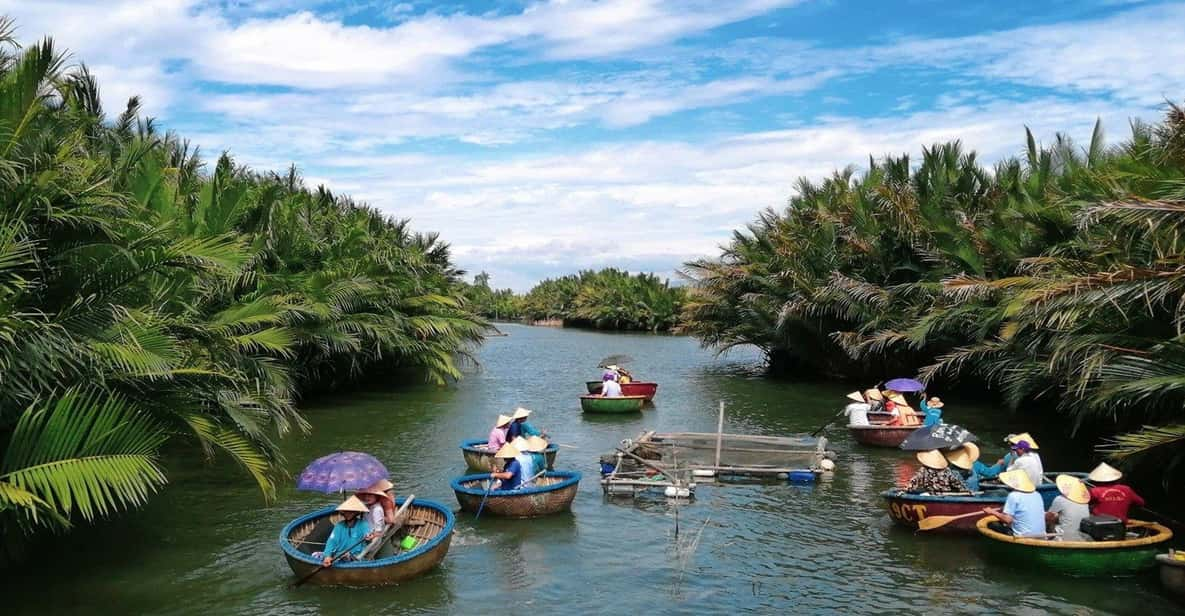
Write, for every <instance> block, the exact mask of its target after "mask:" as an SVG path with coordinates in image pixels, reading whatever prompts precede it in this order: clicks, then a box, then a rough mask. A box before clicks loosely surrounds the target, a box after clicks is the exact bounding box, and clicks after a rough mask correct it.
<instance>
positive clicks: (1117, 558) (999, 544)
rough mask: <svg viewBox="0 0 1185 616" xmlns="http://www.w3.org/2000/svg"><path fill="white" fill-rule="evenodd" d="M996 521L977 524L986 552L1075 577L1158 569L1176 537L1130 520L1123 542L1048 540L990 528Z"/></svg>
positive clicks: (1158, 527)
mask: <svg viewBox="0 0 1185 616" xmlns="http://www.w3.org/2000/svg"><path fill="white" fill-rule="evenodd" d="M993 519H994V518H981V519H980V520H979V521H978V522H976V523H975V527H976V529H977V530H978V531H979V534H981V535H983V536H984V537H986V538H987V539H988V541H986V542H984V543H985V549H986V550H987V551H988V552H989V553H990V554H991V555H992V556H995V557H997V558H999V559H1000V560H1001V561H1005V560H1006V561H1007V562H1008V563H1010V564H1011V565H1014V566H1022V565H1023V566H1031V567H1037V568H1042V569H1046V570H1052V571H1056V572H1058V573H1062V574H1064V575H1070V576H1075V577H1098V576H1103V577H1108V576H1123V575H1135V574H1137V573H1140V572H1141V571H1146V570H1148V569H1151V568H1153V567H1155V566H1156V554H1157V552H1159V551H1160V550H1162V549H1164V544H1165V542H1167V541H1168V540H1169V539H1172V538H1173V531H1171V530H1169V529H1168V528H1166V527H1164V526H1161V525H1160V524H1156V523H1155V522H1142V521H1140V520H1128V521H1127V532H1128V535H1129V536H1130V535H1135V537H1134V538H1130V539H1123V540H1120V541H1049V540H1046V539H1038V538H1031V537H1013V536H1012V535H1005V534H1004V533H1000V532H996V531H995V530H992V529H991V528H988V524H989V523H990V522H992V520H993Z"/></svg>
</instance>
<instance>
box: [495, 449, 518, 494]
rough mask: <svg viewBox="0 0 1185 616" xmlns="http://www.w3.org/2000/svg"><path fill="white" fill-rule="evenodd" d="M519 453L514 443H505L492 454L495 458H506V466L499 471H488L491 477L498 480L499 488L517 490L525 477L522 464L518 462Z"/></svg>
mask: <svg viewBox="0 0 1185 616" xmlns="http://www.w3.org/2000/svg"><path fill="white" fill-rule="evenodd" d="M521 453H522V452H520V451H519V450H518V448H517V447H515V446H514V444H512V443H507V444H505V445H503V446H502V449H499V450H498V453H496V454H494V457H495V458H501V459H503V460H506V466H505V467H504V468H503V469H502V470H501V471H495V472H493V473H490V477H491V478H493V479H498V480H499V483H498V489H499V490H517V489H518V488H519V486H520V484H521V483H522V481H523V479H526V477H524V476H523V467H522V464H521V463H519V455H521Z"/></svg>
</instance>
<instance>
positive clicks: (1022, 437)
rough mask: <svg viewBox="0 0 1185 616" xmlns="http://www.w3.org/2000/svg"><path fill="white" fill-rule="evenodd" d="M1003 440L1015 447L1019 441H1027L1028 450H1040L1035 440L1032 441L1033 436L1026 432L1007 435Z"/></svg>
mask: <svg viewBox="0 0 1185 616" xmlns="http://www.w3.org/2000/svg"><path fill="white" fill-rule="evenodd" d="M1004 440H1005V441H1008V444H1010V445H1015V444H1017V443H1018V442H1020V441H1027V442H1028V443H1029V449H1041V448H1040V447H1038V446H1037V440H1036V439H1034V438H1033V435H1031V434H1029V433H1028V432H1021V433H1020V434H1009V435H1008V436H1007V437H1006V438H1005V439H1004Z"/></svg>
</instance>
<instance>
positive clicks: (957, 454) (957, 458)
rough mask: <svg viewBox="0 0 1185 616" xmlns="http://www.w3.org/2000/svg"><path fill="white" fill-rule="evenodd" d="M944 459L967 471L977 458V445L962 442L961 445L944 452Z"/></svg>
mask: <svg viewBox="0 0 1185 616" xmlns="http://www.w3.org/2000/svg"><path fill="white" fill-rule="evenodd" d="M946 459H947V460H949V461H950V463H951V464H954V465H955V466H957V467H959V468H961V469H963V470H965V471H969V470H971V466H972V465H973V464H975V461H976V460H978V459H979V446H978V445H976V444H975V443H963V446H962V447H959V448H958V449H956V450H954V451H952V452H950V453H948V454H946Z"/></svg>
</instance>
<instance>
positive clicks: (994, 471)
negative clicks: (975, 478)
mask: <svg viewBox="0 0 1185 616" xmlns="http://www.w3.org/2000/svg"><path fill="white" fill-rule="evenodd" d="M1013 460H1016V454H1014V453H1012V452H1011V451H1009V452H1008V453H1006V454H1004V461H1003V462H1001V463H1000V464H993V465H991V466H988V465H986V464H984V463H983V462H980V461H979V460H976V461H975V464H973V465H972V470H974V471H975V474H976V475H979V477H980V479H995V478H996V477H999V476H1000V473H1003V472H1004V469H1006V468H1008V465H1009V464H1012V462H1013Z"/></svg>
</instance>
